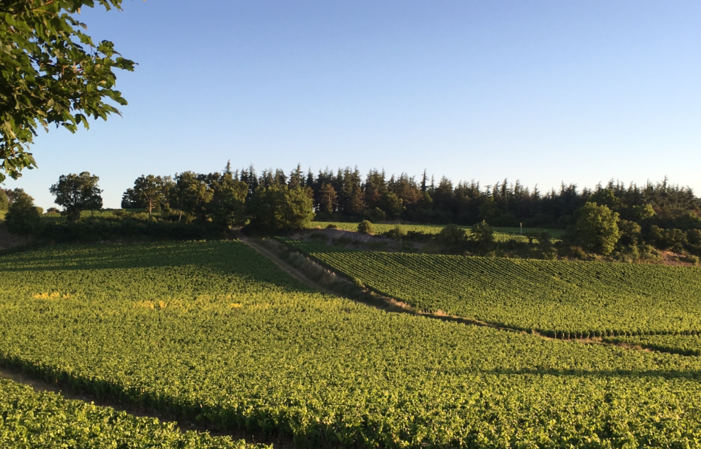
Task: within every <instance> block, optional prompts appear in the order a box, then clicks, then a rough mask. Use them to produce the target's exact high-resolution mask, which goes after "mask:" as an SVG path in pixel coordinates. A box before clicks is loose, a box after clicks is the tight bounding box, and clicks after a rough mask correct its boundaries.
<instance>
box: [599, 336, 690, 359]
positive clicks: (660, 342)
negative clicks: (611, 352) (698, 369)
mask: <svg viewBox="0 0 701 449" xmlns="http://www.w3.org/2000/svg"><path fill="white" fill-rule="evenodd" d="M607 340H608V341H610V342H612V343H624V344H629V345H633V346H641V347H643V348H649V349H655V350H658V351H666V352H672V353H676V354H684V355H694V356H701V335H643V336H637V337H614V338H608V339H607Z"/></svg>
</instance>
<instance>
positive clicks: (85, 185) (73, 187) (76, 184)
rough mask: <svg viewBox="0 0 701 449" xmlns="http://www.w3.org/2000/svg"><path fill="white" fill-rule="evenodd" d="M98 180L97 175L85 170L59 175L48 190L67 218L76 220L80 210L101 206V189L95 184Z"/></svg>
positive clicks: (95, 208)
mask: <svg viewBox="0 0 701 449" xmlns="http://www.w3.org/2000/svg"><path fill="white" fill-rule="evenodd" d="M99 180H100V178H99V177H98V176H93V175H91V174H90V173H89V172H86V171H84V172H82V173H81V174H79V175H76V174H73V173H71V174H69V175H61V176H60V177H59V178H58V182H57V183H56V184H54V185H52V186H51V187H50V188H49V191H50V192H51V193H52V194H53V195H54V196H55V197H56V200H55V203H56V204H58V205H59V206H62V207H63V208H64V209H65V213H66V215H67V216H68V219H69V220H70V221H72V222H77V221H78V220H80V212H81V211H83V210H97V209H100V208H102V196H101V193H102V190H100V188H99V187H98V185H97V183H98V181H99Z"/></svg>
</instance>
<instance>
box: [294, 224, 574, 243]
mask: <svg viewBox="0 0 701 449" xmlns="http://www.w3.org/2000/svg"><path fill="white" fill-rule="evenodd" d="M330 224H331V225H334V226H336V228H337V229H341V230H343V231H357V230H358V223H346V222H340V221H338V222H337V221H312V222H311V223H309V226H308V228H309V229H324V228H326V227H327V226H328V225H330ZM372 226H373V229H374V231H375V233H376V234H382V233H384V232H387V231H389V230H391V229H394V228H395V227H397V224H387V223H373V225H372ZM399 226H401V227H402V228H404V229H405V230H406V231H407V232H408V231H414V232H423V233H425V234H438V233H440V232H441V230H442V229H443V228H444V227H445V225H430V224H427V225H420V224H401V225H399ZM460 227H461V228H463V229H465V230H466V231H467V232H468V234H469V233H470V226H460ZM494 231H495V239H496V240H497V241H506V240H514V239H516V240H521V241H524V242H527V241H528V238H527V237H526V236H525V234H529V233H540V232H543V231H547V232H548V233H549V234H550V236H551V237H553V238H554V239H561V238H562V236H563V235H564V233H565V231H564V230H562V229H541V228H523V234H524V235H521V234H520V232H521V230H520V229H519V228H498V227H495V228H494Z"/></svg>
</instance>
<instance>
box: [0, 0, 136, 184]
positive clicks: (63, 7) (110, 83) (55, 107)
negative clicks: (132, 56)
mask: <svg viewBox="0 0 701 449" xmlns="http://www.w3.org/2000/svg"><path fill="white" fill-rule="evenodd" d="M96 3H97V4H99V5H101V6H103V7H104V8H105V9H107V10H109V9H111V8H113V7H114V8H117V9H119V8H120V5H121V3H122V0H3V1H2V3H0V43H1V44H2V45H0V182H2V181H3V180H4V179H5V177H6V175H9V176H10V177H12V178H15V179H16V178H18V177H19V176H20V175H21V171H22V169H24V168H33V167H35V166H36V163H35V161H34V158H33V157H32V154H31V153H29V152H28V151H27V150H28V149H29V145H30V144H31V143H32V142H33V140H34V137H35V136H36V134H37V128H38V127H39V126H41V127H43V128H44V129H46V130H47V131H48V127H49V125H51V124H54V125H56V126H63V127H65V128H67V129H68V130H70V131H71V132H75V131H76V130H77V129H78V125H80V124H82V125H83V126H85V127H86V128H87V127H88V121H87V120H88V117H93V118H95V119H97V118H98V117H99V118H102V119H107V116H108V115H110V114H112V113H117V114H118V113H119V111H118V110H117V108H116V107H115V106H113V105H112V104H109V103H107V102H106V100H112V102H114V103H116V104H118V105H126V104H127V102H126V100H124V98H123V97H122V94H121V93H120V92H119V91H118V90H116V89H115V82H116V76H115V74H114V69H123V70H129V71H132V70H133V69H134V63H133V62H132V61H130V60H128V59H124V58H123V57H121V56H120V55H119V53H117V52H116V51H115V50H114V45H113V44H112V42H109V41H102V42H100V43H98V44H95V43H94V42H93V40H92V38H91V37H90V36H88V35H87V34H85V33H84V32H83V30H84V29H87V27H86V26H85V24H83V23H81V22H79V21H78V20H77V19H76V18H75V16H76V14H77V13H79V12H80V9H81V8H82V7H83V6H86V7H93V6H94V5H95V4H96Z"/></svg>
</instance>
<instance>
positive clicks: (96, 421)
mask: <svg viewBox="0 0 701 449" xmlns="http://www.w3.org/2000/svg"><path fill="white" fill-rule="evenodd" d="M0 447H3V448H23V449H43V448H58V447H61V448H69V447H70V448H78V447H79V448H81V449H104V448H125V449H126V448H144V447H163V448H166V447H172V448H181V449H247V448H248V449H254V448H256V447H258V448H261V449H262V448H263V447H266V446H260V445H257V446H256V445H247V444H246V443H245V442H244V441H242V440H240V441H232V440H231V439H230V438H226V437H212V436H209V434H206V433H199V432H193V431H188V432H181V431H180V430H178V429H177V428H176V427H175V425H174V424H173V423H163V422H160V421H159V420H158V419H155V418H141V417H139V418H137V417H134V416H132V415H129V414H127V413H126V412H117V411H115V410H114V409H112V408H109V407H99V406H96V405H94V404H86V403H84V402H82V401H69V400H65V399H63V397H61V396H60V395H58V394H56V393H37V392H35V391H33V390H32V389H31V388H30V387H27V386H24V385H19V384H17V383H15V382H12V381H10V380H4V379H0Z"/></svg>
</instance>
